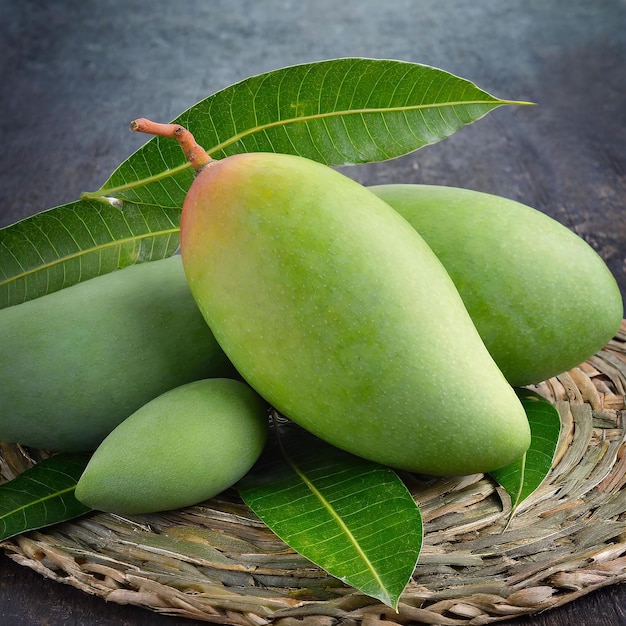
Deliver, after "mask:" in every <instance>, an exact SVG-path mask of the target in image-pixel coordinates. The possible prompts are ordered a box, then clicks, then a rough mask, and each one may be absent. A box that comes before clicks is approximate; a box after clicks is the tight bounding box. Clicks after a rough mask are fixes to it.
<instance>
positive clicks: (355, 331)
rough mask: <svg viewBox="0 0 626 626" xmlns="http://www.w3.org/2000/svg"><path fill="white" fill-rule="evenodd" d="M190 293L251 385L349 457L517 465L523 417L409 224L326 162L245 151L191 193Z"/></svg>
mask: <svg viewBox="0 0 626 626" xmlns="http://www.w3.org/2000/svg"><path fill="white" fill-rule="evenodd" d="M181 253H182V257H183V265H184V267H185V273H186V275H187V279H188V282H189V284H190V287H191V291H192V293H193V294H194V297H195V298H196V301H197V302H198V304H199V307H200V309H201V311H202V312H203V314H204V316H205V319H206V320H207V322H208V324H209V326H210V327H211V329H212V331H213V333H214V335H215V337H216V339H217V340H218V342H219V343H220V345H221V346H222V348H223V350H224V352H225V353H226V354H227V356H228V357H229V359H230V360H231V361H232V363H233V364H234V365H235V367H236V368H237V370H238V371H239V372H240V374H241V375H242V377H243V378H244V379H245V380H246V381H247V382H248V383H249V384H250V385H251V386H252V387H253V388H254V389H255V390H256V391H257V392H259V393H260V394H261V395H262V396H263V397H265V398H266V399H267V400H268V401H269V402H270V403H271V404H272V405H274V406H275V407H276V408H277V409H278V410H279V411H280V412H281V413H283V414H284V415H285V416H287V417H289V418H290V419H292V420H293V421H294V422H296V423H298V424H299V425H300V426H302V427H303V428H305V429H307V430H309V431H310V432H312V433H313V434H315V435H317V436H318V437H320V438H321V439H324V440H325V441H327V442H328V443H331V444H333V445H335V446H337V447H339V448H343V449H344V450H347V451H349V452H352V453H354V454H357V455H360V456H362V457H365V458H368V459H371V460H373V461H377V462H379V463H382V464H385V465H389V466H391V467H395V468H400V469H405V470H410V471H415V472H422V473H429V474H467V473H473V472H481V471H488V470H490V469H493V468H496V467H500V466H503V465H507V464H508V463H510V462H512V461H514V460H516V459H518V458H519V457H521V456H522V454H523V453H524V451H525V450H526V449H527V447H528V445H529V441H530V431H529V426H528V422H527V419H526V415H525V413H524V410H523V408H522V406H521V404H520V402H519V400H518V399H517V397H516V395H515V393H514V391H513V390H512V388H511V387H510V386H509V385H508V383H507V382H506V380H505V379H504V377H503V376H502V374H501V372H500V371H499V370H498V368H497V366H496V365H495V363H494V361H493V359H492V358H491V356H490V355H489V353H488V352H487V350H486V348H485V346H484V344H483V343H482V341H481V339H480V337H479V335H478V333H477V331H476V329H475V327H474V325H473V323H472V321H471V319H470V317H469V315H468V314H467V311H466V309H465V307H464V305H463V302H462V301H461V298H460V296H459V294H458V292H457V290H456V288H455V287H454V284H453V283H452V281H451V280H450V278H449V276H448V275H447V273H446V271H445V269H444V268H443V266H442V265H441V263H440V262H439V260H438V259H437V258H436V256H435V255H434V253H433V252H432V251H431V250H430V248H429V247H428V246H427V245H426V244H425V242H424V241H423V239H422V238H421V237H420V236H419V235H418V234H417V232H416V231H415V229H413V228H412V227H411V226H410V225H409V224H408V222H406V220H404V219H403V218H401V217H400V216H399V215H398V214H397V213H396V212H395V211H394V210H393V209H391V208H390V207H389V206H388V205H387V204H386V203H384V202H383V201H381V200H380V199H379V198H377V197H376V196H375V195H374V194H372V193H371V192H369V191H368V190H367V189H365V188H364V187H363V186H362V185H360V184H358V183H356V182H355V181H353V180H350V179H349V178H347V177H345V176H343V175H342V174H340V173H338V172H336V171H334V170H332V169H331V168H328V167H326V166H324V165H321V164H318V163H314V162H312V161H309V160H307V159H304V158H301V157H295V156H289V155H281V154H253V153H250V154H242V155H236V156H232V157H228V158H226V159H224V160H222V161H219V162H215V163H213V164H211V165H209V166H207V167H205V168H204V169H203V170H201V172H200V173H199V175H198V176H197V178H196V179H195V181H194V183H193V184H192V186H191V188H190V190H189V192H188V195H187V197H186V200H185V203H184V206H183V214H182V220H181Z"/></svg>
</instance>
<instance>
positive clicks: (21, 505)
mask: <svg viewBox="0 0 626 626" xmlns="http://www.w3.org/2000/svg"><path fill="white" fill-rule="evenodd" d="M88 460H89V455H88V454H79V453H60V454H56V455H54V456H51V457H50V458H48V459H45V460H44V461H41V462H40V463H37V465H34V466H33V467H31V468H30V469H28V470H26V471H25V472H24V473H23V474H20V476H18V477H17V478H14V479H13V480H10V481H9V482H8V483H4V484H3V485H0V541H1V540H3V539H7V538H9V537H13V536H15V535H19V534H20V533H23V532H26V531H29V530H35V529H37V528H43V527H44V526H50V525H52V524H57V523H58V522H64V521H65V520H68V519H72V518H74V517H78V516H79V515H83V514H84V513H87V511H89V510H90V509H89V508H88V507H86V506H85V505H84V504H82V503H81V502H79V501H78V500H77V499H76V498H75V497H74V489H75V488H76V483H77V482H78V479H79V478H80V475H81V474H82V472H83V470H84V469H85V467H86V465H87V461H88Z"/></svg>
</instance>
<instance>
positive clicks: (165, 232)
mask: <svg viewBox="0 0 626 626" xmlns="http://www.w3.org/2000/svg"><path fill="white" fill-rule="evenodd" d="M179 230H180V228H179V227H174V228H169V229H166V230H159V231H152V232H147V233H143V234H141V235H136V236H133V237H125V238H124V239H114V240H111V241H109V242H107V243H104V244H99V245H97V246H93V247H91V248H86V249H85V250H78V251H76V252H74V253H72V254H68V255H65V256H63V257H59V258H57V259H54V261H49V262H47V263H41V264H40V265H37V266H35V267H33V268H31V269H29V270H26V271H24V272H21V273H20V274H15V275H14V276H11V277H10V278H7V279H5V280H0V287H3V286H4V285H8V284H9V283H12V282H15V281H18V280H21V279H23V278H26V277H28V276H31V275H33V274H37V273H39V272H41V271H44V270H46V269H49V268H51V267H55V266H56V265H61V264H63V263H66V262H67V261H71V260H72V259H78V258H81V257H83V256H87V255H89V254H93V253H95V252H99V251H101V250H107V249H109V248H117V247H120V246H122V245H124V244H125V243H132V242H135V241H141V240H142V239H151V238H154V237H162V236H165V235H173V234H175V233H177V232H179Z"/></svg>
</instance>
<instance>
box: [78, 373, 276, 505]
mask: <svg viewBox="0 0 626 626" xmlns="http://www.w3.org/2000/svg"><path fill="white" fill-rule="evenodd" d="M267 432H268V406H267V403H266V402H265V401H264V400H263V399H262V398H261V397H260V396H258V395H257V394H256V393H255V392H254V391H253V390H252V389H251V388H250V387H249V386H248V385H246V384H245V383H244V382H241V381H239V380H229V379H225V378H213V379H208V380H200V381H195V382H192V383H187V384H186V385H182V386H180V387H177V388H176V389H172V390H170V391H167V392H166V393H164V394H162V395H161V396H159V397H158V398H155V399H154V400H152V401H150V402H148V404H146V405H144V406H143V407H141V408H140V409H139V410H138V411H136V412H135V413H133V414H132V415H131V416H130V417H129V418H128V419H126V420H124V421H123V422H122V423H121V424H120V425H119V426H118V427H117V428H115V430H113V432H111V433H110V434H109V436H108V437H107V438H106V439H105V440H104V441H103V442H102V443H101V444H100V445H99V446H98V448H97V449H96V451H95V452H94V454H93V456H92V457H91V459H90V461H89V463H88V464H87V467H86V468H85V471H84V472H83V475H82V476H81V478H80V480H79V481H78V484H77V485H76V492H75V493H76V497H77V498H78V500H80V501H81V502H83V504H86V505H87V506H89V507H91V508H93V509H98V510H100V511H108V512H111V513H119V514H140V513H154V512H157V511H167V510H170V509H179V508H182V507H185V506H191V505H193V504H198V503H199V502H202V501H203V500H208V499H209V498H212V497H213V496H215V495H217V494H218V493H221V492H222V491H224V490H225V489H227V488H228V487H231V486H232V485H233V484H235V483H236V482H237V481H238V480H239V479H240V478H242V477H243V476H244V475H245V474H246V473H247V472H248V470H249V469H250V468H251V467H252V466H253V465H254V463H255V462H256V460H257V459H258V458H259V456H260V454H261V452H262V450H263V446H264V445H265V441H266V439H267Z"/></svg>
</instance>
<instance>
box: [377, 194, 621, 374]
mask: <svg viewBox="0 0 626 626" xmlns="http://www.w3.org/2000/svg"><path fill="white" fill-rule="evenodd" d="M369 189H370V190H371V191H372V192H373V193H375V194H376V195H377V196H379V197H380V198H381V199H383V200H385V202H387V203H388V204H389V205H391V206H392V207H393V208H394V209H395V210H396V211H398V213H400V214H401V215H402V216H403V217H404V218H405V219H406V220H407V221H408V222H409V223H410V224H411V225H412V226H413V227H414V228H415V229H416V230H417V231H418V232H419V233H420V235H421V236H422V237H423V238H424V239H425V241H426V242H427V243H428V245H429V246H430V247H431V248H432V250H433V251H434V252H435V253H436V254H437V256H438V257H439V259H440V260H441V262H442V263H443V265H444V266H445V268H446V269H447V270H448V273H449V274H450V276H451V278H452V280H453V281H454V283H455V285H456V286H457V288H458V290H459V293H460V294H461V297H462V298H463V301H464V302H465V305H466V306H467V309H468V311H469V313H470V315H471V317H472V319H473V321H474V324H475V325H476V327H477V329H478V331H479V333H480V335H481V337H482V338H483V341H484V342H485V345H486V346H487V348H488V349H489V351H490V353H491V355H492V356H493V357H494V360H495V361H496V363H497V364H498V366H499V367H500V369H501V370H502V372H503V373H504V375H505V376H506V378H507V379H508V380H509V382H510V383H511V384H512V385H514V386H522V385H527V384H531V383H537V382H540V381H542V380H545V379H547V378H550V377H552V376H556V375H558V374H560V373H562V372H564V371H566V370H568V369H571V368H573V367H575V366H577V365H579V364H580V363H582V362H583V361H585V360H586V359H588V358H589V357H590V356H592V355H593V354H595V352H596V351H598V350H600V349H601V348H602V347H603V346H604V345H605V344H606V343H607V342H608V341H609V340H610V339H611V338H612V337H613V336H614V335H615V333H616V332H617V331H618V330H619V327H620V324H621V321H622V317H623V303H622V297H621V294H620V291H619V288H618V285H617V283H616V281H615V278H614V277H613V275H612V274H611V272H610V270H609V269H608V267H607V266H606V264H605V263H604V261H603V260H602V259H601V258H600V256H599V255H598V254H597V253H596V252H595V250H593V248H591V246H589V244H587V243H586V242H585V241H584V240H583V239H581V238H580V237H579V236H578V235H576V234H575V233H574V232H572V231H571V230H569V229H568V228H566V227H565V226H563V225H562V224H560V223H559V222H557V221H556V220H554V219H552V218H551V217H549V216H548V215H545V214H544V213H541V212H540V211H537V210H536V209H533V208H531V207H529V206H526V205H524V204H521V203H519V202H515V201H513V200H509V199H506V198H502V197H499V196H495V195H491V194H486V193H482V192H477V191H472V190H468V189H458V188H453V187H444V186H431V185H411V184H396V185H380V186H375V187H370V188H369Z"/></svg>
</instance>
